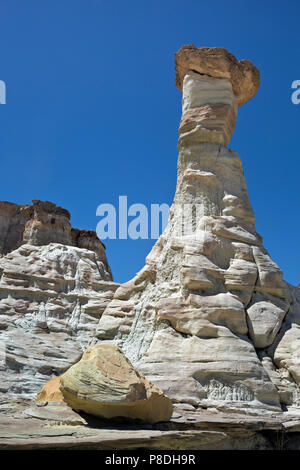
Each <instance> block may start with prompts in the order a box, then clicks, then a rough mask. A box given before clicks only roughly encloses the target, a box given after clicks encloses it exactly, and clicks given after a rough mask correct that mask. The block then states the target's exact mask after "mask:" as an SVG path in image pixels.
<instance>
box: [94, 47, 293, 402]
mask: <svg viewBox="0 0 300 470" xmlns="http://www.w3.org/2000/svg"><path fill="white" fill-rule="evenodd" d="M175 57H176V60H175V63H176V84H177V86H178V87H179V88H180V90H182V92H183V99H182V108H183V112H182V119H181V122H180V128H179V141H178V149H179V158H178V179H177V188H176V193H175V198H174V203H173V205H172V208H171V211H170V217H169V222H168V225H167V227H166V229H165V231H164V233H163V234H162V235H161V237H160V238H159V239H158V241H157V243H156V244H155V245H154V247H153V249H152V251H151V252H150V254H149V255H148V257H147V259H146V265H145V267H144V268H143V269H142V270H141V271H140V272H139V273H138V274H137V275H136V276H135V277H134V278H133V279H132V280H130V281H129V282H127V283H125V284H123V285H121V286H120V287H119V288H118V289H117V290H116V292H115V294H114V298H113V300H112V301H111V303H110V304H109V305H108V306H107V307H106V309H105V311H104V313H103V315H102V317H101V319H100V321H99V324H98V326H97V331H96V335H95V339H94V342H93V343H94V344H96V343H98V342H101V341H102V340H105V341H112V342H113V343H115V344H117V345H118V346H119V347H121V348H122V350H123V352H124V353H125V355H126V356H127V357H128V358H129V359H130V361H131V362H132V363H133V365H134V366H135V367H137V369H138V370H140V371H141V372H142V373H144V374H145V376H146V377H147V379H149V380H150V381H151V382H152V383H155V384H157V385H158V386H159V387H160V388H161V389H162V390H163V392H164V393H165V394H166V395H168V396H169V397H171V398H172V399H173V401H175V402H185V403H190V404H193V405H195V406H205V407H207V406H213V407H215V406H216V407H219V408H230V409H237V408H243V409H244V408H254V409H258V408H259V409H273V410H277V411H278V410H281V405H282V404H285V405H286V404H288V405H290V404H293V405H296V404H297V400H298V398H297V397H298V386H297V383H296V382H297V381H298V380H299V376H300V374H299V371H298V369H297V367H298V366H296V362H297V357H298V356H297V354H298V352H297V344H298V343H297V341H298V339H299V338H300V335H298V336H299V338H298V336H297V334H298V333H297V327H296V326H294V325H293V328H291V327H292V325H291V323H292V322H295V323H297V324H298V325H300V323H299V316H300V309H299V303H297V302H299V296H298V294H297V295H296V294H293V295H292V294H291V288H290V286H288V285H287V284H286V283H285V282H284V280H283V276H282V272H281V270H280V269H279V267H278V266H277V265H276V264H275V263H274V262H273V261H272V259H271V258H270V255H269V254H268V252H267V251H266V250H265V249H264V247H263V245H262V238H261V237H260V235H259V234H257V232H256V229H255V223H254V214H253V210H252V207H251V204H250V202H249V197H248V193H247V187H246V182H245V179H244V174H243V167H242V163H241V160H240V157H239V156H238V154H237V153H236V152H235V151H233V150H230V149H228V148H227V146H226V145H227V143H228V142H229V140H230V137H231V135H232V133H233V130H234V126H235V122H236V115H237V109H238V106H239V105H242V104H244V103H245V102H246V101H248V100H249V99H251V98H252V97H253V96H254V94H255V93H256V91H257V89H258V86H259V72H258V70H257V69H256V68H255V67H254V66H253V65H252V64H251V62H249V61H240V62H239V61H237V59H236V58H235V57H234V56H233V55H232V54H230V53H228V52H227V51H226V50H225V49H222V48H200V49H197V48H195V47H194V46H184V47H183V48H181V49H180V51H179V52H178V53H177V54H176V55H175ZM297 290H298V292H299V289H297ZM291 312H294V313H293V320H289V318H291V317H290V315H291ZM295 312H297V313H295ZM285 331H286V332H285ZM299 331H300V328H299ZM284 332H285V333H284ZM287 335H292V337H293V338H292V339H293V341H292V343H291V345H290V346H288V344H290V343H289V341H288V337H287ZM278 342H279V344H278V346H277V343H278Z"/></svg>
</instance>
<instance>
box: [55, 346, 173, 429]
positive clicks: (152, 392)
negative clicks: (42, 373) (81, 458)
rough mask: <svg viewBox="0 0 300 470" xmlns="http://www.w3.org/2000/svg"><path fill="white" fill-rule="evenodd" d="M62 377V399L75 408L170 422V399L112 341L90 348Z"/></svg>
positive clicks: (91, 412)
mask: <svg viewBox="0 0 300 470" xmlns="http://www.w3.org/2000/svg"><path fill="white" fill-rule="evenodd" d="M60 380H61V382H60V390H61V392H62V395H63V399H64V401H65V402H66V403H67V404H68V405H69V406H70V407H71V408H72V409H74V410H81V411H85V412H86V413H88V414H91V415H94V416H99V417H102V418H106V419H112V418H127V419H131V420H133V419H136V420H140V421H145V422H147V423H157V422H159V421H169V419H170V418H171V416H172V412H173V406H172V402H171V400H170V399H169V398H167V397H165V396H164V395H163V393H162V392H161V390H159V389H158V387H155V386H153V385H151V384H150V383H149V382H148V380H147V379H145V377H144V376H143V375H142V374H140V373H139V372H138V371H137V370H135V369H134V367H133V366H132V364H131V363H130V362H129V360H128V359H127V358H126V357H125V356H124V354H123V353H122V351H121V350H120V349H119V348H117V347H116V346H114V345H111V344H105V343H102V344H101V345H99V346H95V347H94V348H88V349H87V350H86V351H85V353H84V354H83V356H82V359H81V360H80V361H79V362H78V363H77V364H75V365H74V366H72V367H70V369H68V370H67V372H65V373H64V374H63V375H62V376H61V379H60Z"/></svg>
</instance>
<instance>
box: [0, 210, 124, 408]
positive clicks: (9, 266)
mask: <svg viewBox="0 0 300 470" xmlns="http://www.w3.org/2000/svg"><path fill="white" fill-rule="evenodd" d="M69 219H70V214H69V213H68V212H67V211H66V210H65V209H62V208H61V207H57V206H56V205H55V204H52V203H50V202H41V201H33V206H31V205H23V206H18V205H17V204H11V203H7V202H1V203H0V253H1V254H0V359H1V361H0V397H1V395H2V398H3V399H8V398H11V397H18V398H19V397H22V398H33V397H35V395H36V393H37V392H38V391H39V390H40V389H41V387H42V386H43V385H44V383H45V382H46V381H47V380H48V379H49V378H50V377H53V376H57V375H60V374H61V373H63V372H64V371H65V370H66V369H67V368H69V367H70V366H71V365H72V364H74V363H75V362H76V361H78V360H79V359H80V357H81V355H82V352H83V351H84V349H85V348H86V347H87V345H88V343H89V341H90V338H91V337H93V335H94V332H95V328H96V326H97V323H98V321H99V318H100V316H101V314H102V312H103V310H104V309H105V307H106V305H107V304H108V303H109V301H110V300H111V299H112V297H113V293H114V291H115V290H116V288H117V287H118V284H116V283H114V282H113V281H112V274H111V271H110V268H109V266H108V263H107V260H106V255H105V247H104V245H103V244H102V243H101V242H100V241H99V240H98V238H97V236H96V234H95V232H93V231H85V230H77V229H73V228H72V227H71V225H70V221H69Z"/></svg>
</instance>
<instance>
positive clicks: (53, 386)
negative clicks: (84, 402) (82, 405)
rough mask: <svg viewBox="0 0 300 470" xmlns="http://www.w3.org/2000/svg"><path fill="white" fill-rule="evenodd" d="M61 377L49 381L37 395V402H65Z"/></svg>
mask: <svg viewBox="0 0 300 470" xmlns="http://www.w3.org/2000/svg"><path fill="white" fill-rule="evenodd" d="M60 383H61V378H60V377H54V378H53V379H51V380H49V381H48V382H47V383H46V384H45V385H44V386H43V388H42V390H41V391H40V392H39V393H38V394H37V397H36V401H37V402H41V401H48V402H51V401H63V399H64V397H63V394H62V393H61V391H60V388H59V387H60Z"/></svg>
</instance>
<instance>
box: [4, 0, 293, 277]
mask: <svg viewBox="0 0 300 470" xmlns="http://www.w3.org/2000/svg"><path fill="white" fill-rule="evenodd" d="M299 17H300V3H299V2H298V1H296V0H294V1H292V0H290V1H287V2H282V1H277V0H273V1H270V0H264V1H261V0H254V1H253V0H252V1H241V0H239V1H230V0H228V1H226V2H224V1H223V0H215V1H213V2H204V1H200V0H194V1H192V0H185V1H183V0H180V1H177V0H151V1H150V2H149V1H143V0H127V1H124V0H43V1H41V0H26V2H25V1H23V0H2V1H1V3H0V18H1V28H0V43H1V67H0V80H4V81H5V82H6V84H7V104H6V105H0V158H1V160H0V171H1V191H0V199H1V200H7V201H12V202H16V203H20V204H21V203H22V204H24V203H28V202H30V201H31V200H32V199H41V200H50V201H53V202H55V203H56V204H59V205H61V206H63V207H65V208H67V209H68V210H69V211H70V212H71V214H72V225H73V226H75V227H78V228H86V229H94V230H95V228H96V224H97V222H98V220H99V218H97V217H96V207H97V206H98V204H100V203H104V202H108V203H115V204H116V203H117V201H118V196H119V195H127V196H128V202H129V204H132V203H136V202H139V203H144V204H146V205H150V204H151V203H161V202H166V203H168V204H170V203H171V202H172V199H173V195H174V190H175V184H176V165H177V129H178V123H179V119H180V111H181V110H180V107H181V95H180V93H179V91H178V90H177V89H176V87H175V85H174V56H173V54H174V52H175V51H176V50H178V49H179V48H180V47H181V46H182V45H183V44H191V43H193V44H195V45H196V46H198V47H200V46H224V47H226V48H227V49H228V50H229V51H231V52H232V53H234V54H235V55H236V56H237V58H239V59H243V58H245V59H249V60H251V61H253V63H254V64H255V65H256V66H257V67H258V68H259V69H260V72H261V88H260V90H259V92H258V94H257V95H256V97H255V98H254V99H253V100H252V101H250V102H249V103H248V104H246V105H245V106H243V107H241V108H240V109H239V119H238V125H237V127H236V130H235V134H234V137H233V139H232V141H231V143H230V147H231V148H233V149H235V150H237V151H238V152H239V154H240V156H241V158H242V161H243V164H244V170H245V175H246V179H247V184H248V190H249V193H250V200H251V203H252V205H253V207H254V210H255V214H256V226H257V230H258V232H259V233H260V234H261V235H262V236H263V237H264V240H265V241H264V245H265V247H266V248H267V249H268V250H269V252H270V254H271V256H272V258H273V259H274V260H275V261H276V262H277V263H278V264H279V266H280V267H281V269H283V271H284V275H285V279H286V280H287V281H289V282H291V283H294V284H297V283H299V282H300V263H299V233H300V221H299V208H300V200H299V199H300V198H299V170H300V158H299V157H300V134H299V123H300V105H298V106H296V105H293V104H292V102H291V92H292V90H291V83H292V81H293V80H297V79H300V60H299V59H300V57H299V56H300V54H299V39H300V38H299ZM105 243H106V246H107V256H108V260H109V263H110V265H111V267H112V270H113V274H114V278H115V280H116V281H121V282H124V281H126V280H129V279H130V278H131V277H132V276H133V275H134V274H135V273H136V272H137V271H138V270H139V269H141V268H142V266H143V265H144V259H145V256H146V255H147V253H148V252H149V250H150V248H151V246H152V245H153V241H152V240H147V241H145V240H137V241H129V240H111V241H106V242H105Z"/></svg>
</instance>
